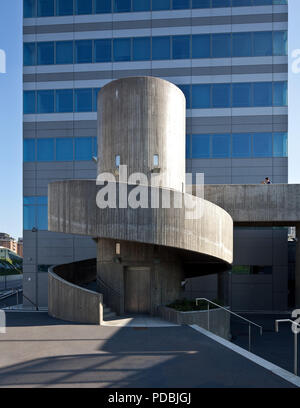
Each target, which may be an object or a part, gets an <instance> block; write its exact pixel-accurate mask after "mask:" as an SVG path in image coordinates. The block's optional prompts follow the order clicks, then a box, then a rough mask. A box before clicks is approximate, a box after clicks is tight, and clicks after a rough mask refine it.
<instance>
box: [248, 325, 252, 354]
mask: <svg viewBox="0 0 300 408" xmlns="http://www.w3.org/2000/svg"><path fill="white" fill-rule="evenodd" d="M248 348H249V351H251V325H250V323H249V347H248Z"/></svg>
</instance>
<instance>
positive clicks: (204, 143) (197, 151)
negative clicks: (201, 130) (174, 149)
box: [192, 135, 210, 159]
mask: <svg viewBox="0 0 300 408" xmlns="http://www.w3.org/2000/svg"><path fill="white" fill-rule="evenodd" d="M209 157H210V135H192V158H193V159H200V158H209Z"/></svg>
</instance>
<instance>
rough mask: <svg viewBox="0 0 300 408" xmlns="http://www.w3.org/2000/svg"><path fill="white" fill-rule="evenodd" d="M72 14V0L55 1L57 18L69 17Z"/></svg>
mask: <svg viewBox="0 0 300 408" xmlns="http://www.w3.org/2000/svg"><path fill="white" fill-rule="evenodd" d="M73 13H74V9H73V0H56V15H57V16H71V15H73Z"/></svg>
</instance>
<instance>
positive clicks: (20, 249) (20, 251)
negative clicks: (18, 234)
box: [17, 238, 23, 258]
mask: <svg viewBox="0 0 300 408" xmlns="http://www.w3.org/2000/svg"><path fill="white" fill-rule="evenodd" d="M17 254H18V255H19V256H20V257H22V258H23V238H19V239H18V242H17Z"/></svg>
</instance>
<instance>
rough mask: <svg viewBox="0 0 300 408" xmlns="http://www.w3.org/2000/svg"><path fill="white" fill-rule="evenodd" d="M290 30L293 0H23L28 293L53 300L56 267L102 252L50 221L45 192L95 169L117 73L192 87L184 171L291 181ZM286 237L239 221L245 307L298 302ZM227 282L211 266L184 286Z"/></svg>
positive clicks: (208, 292)
mask: <svg viewBox="0 0 300 408" xmlns="http://www.w3.org/2000/svg"><path fill="white" fill-rule="evenodd" d="M287 29H288V5H287V1H286V0H24V295H25V296H26V298H27V299H29V300H27V302H30V301H31V302H32V303H33V304H35V303H36V302H37V303H38V304H39V305H40V306H46V305H47V273H46V272H47V268H48V266H49V265H53V264H62V263H68V262H72V261H76V260H81V259H88V258H94V257H96V246H95V243H94V242H93V240H92V239H88V238H84V237H79V236H71V235H69V236H68V235H62V234H58V233H52V232H48V231H47V192H48V183H49V182H51V181H54V180H62V179H72V178H75V179H76V178H95V176H96V164H95V162H94V161H93V156H97V146H96V133H97V115H96V101H97V99H96V96H97V92H98V91H99V89H100V88H101V87H102V86H104V85H105V84H106V83H108V82H110V81H111V80H113V79H116V78H121V77H128V76H158V77H161V78H164V79H167V80H168V81H171V82H173V83H175V84H176V85H178V86H179V87H180V88H181V90H182V91H183V92H184V94H185V96H186V103H187V136H186V170H187V172H189V173H193V174H195V173H196V172H199V173H204V174H205V183H206V184H223V183H226V184H237V183H238V184H243V183H246V184H248V183H250V184H251V183H260V182H261V181H262V180H264V179H265V177H267V176H268V177H270V179H271V181H272V182H273V183H286V182H287V181H288V163H287V131H288V108H287V75H288V57H287ZM174 143H176V140H174ZM99 159H100V160H101V157H100V158H99ZM287 235H288V234H287V229H284V228H277V229H275V228H273V229H270V228H255V229H253V228H252V229H251V228H247V227H243V228H236V229H235V241H234V242H235V247H234V267H233V270H232V273H231V275H230V293H231V297H230V301H231V305H232V307H233V308H234V309H236V310H246V309H257V310H258V309H259V310H285V309H286V308H287V305H288V287H289V286H290V285H289V282H288V250H287ZM216 287H217V283H216V279H215V277H214V276H209V277H203V278H195V279H191V280H190V281H189V282H188V283H187V285H186V289H185V290H186V296H191V297H194V296H199V295H205V296H208V297H211V298H213V297H216Z"/></svg>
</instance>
